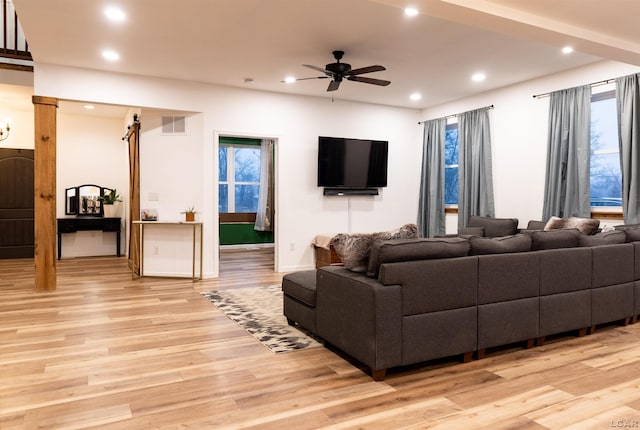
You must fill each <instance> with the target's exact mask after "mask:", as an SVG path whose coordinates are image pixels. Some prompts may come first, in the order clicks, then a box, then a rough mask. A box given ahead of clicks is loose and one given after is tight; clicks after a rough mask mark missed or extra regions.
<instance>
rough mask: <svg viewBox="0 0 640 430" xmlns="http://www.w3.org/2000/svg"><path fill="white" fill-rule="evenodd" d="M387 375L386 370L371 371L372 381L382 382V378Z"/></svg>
mask: <svg viewBox="0 0 640 430" xmlns="http://www.w3.org/2000/svg"><path fill="white" fill-rule="evenodd" d="M386 375H387V369H379V370H373V369H371V376H372V377H373V380H374V381H384V377H385V376H386Z"/></svg>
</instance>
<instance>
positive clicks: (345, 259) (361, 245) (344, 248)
mask: <svg viewBox="0 0 640 430" xmlns="http://www.w3.org/2000/svg"><path fill="white" fill-rule="evenodd" d="M417 237H418V226H417V225H415V224H405V225H403V226H402V227H400V228H397V229H395V230H391V231H383V232H377V233H355V234H347V233H340V234H337V235H335V236H334V237H333V239H331V246H332V247H333V249H335V251H336V254H338V257H340V260H342V263H343V264H344V267H345V268H347V269H349V270H351V271H352V272H360V273H364V272H366V271H367V266H368V264H369V253H370V252H371V246H372V245H373V243H374V242H376V241H384V240H391V239H416V238H417Z"/></svg>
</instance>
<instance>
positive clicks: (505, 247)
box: [469, 234, 531, 255]
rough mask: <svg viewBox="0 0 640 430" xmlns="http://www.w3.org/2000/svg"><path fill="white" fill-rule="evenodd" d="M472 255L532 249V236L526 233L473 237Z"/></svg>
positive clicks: (471, 239) (471, 241) (470, 239)
mask: <svg viewBox="0 0 640 430" xmlns="http://www.w3.org/2000/svg"><path fill="white" fill-rule="evenodd" d="M469 243H470V244H471V255H482V254H506V253H509V252H527V251H530V250H531V237H530V236H528V235H524V234H516V235H513V236H503V237H491V238H489V237H471V238H469Z"/></svg>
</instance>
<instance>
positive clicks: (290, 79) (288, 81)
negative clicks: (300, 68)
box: [284, 76, 296, 84]
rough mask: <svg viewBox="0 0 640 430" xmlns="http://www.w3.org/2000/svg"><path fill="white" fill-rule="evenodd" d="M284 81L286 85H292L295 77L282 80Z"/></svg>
mask: <svg viewBox="0 0 640 430" xmlns="http://www.w3.org/2000/svg"><path fill="white" fill-rule="evenodd" d="M284 81H285V82H286V83H287V84H293V83H294V82H295V81H296V78H295V77H293V76H287V77H286V78H284Z"/></svg>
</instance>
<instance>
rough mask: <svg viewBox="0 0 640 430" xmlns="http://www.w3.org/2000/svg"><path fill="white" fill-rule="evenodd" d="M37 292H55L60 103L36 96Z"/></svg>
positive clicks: (35, 219) (35, 234)
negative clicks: (57, 140) (58, 116)
mask: <svg viewBox="0 0 640 430" xmlns="http://www.w3.org/2000/svg"><path fill="white" fill-rule="evenodd" d="M32 102H33V105H34V118H35V129H34V130H35V133H34V135H35V145H34V164H33V167H34V182H33V188H34V201H33V209H34V220H33V221H34V223H33V224H34V239H35V251H34V260H35V270H36V272H35V273H36V274H35V288H36V290H37V291H46V290H55V289H56V251H55V250H56V109H57V108H58V99H56V98H51V97H40V96H33V97H32Z"/></svg>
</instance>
